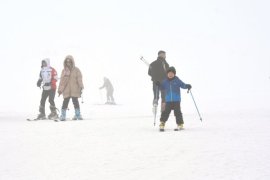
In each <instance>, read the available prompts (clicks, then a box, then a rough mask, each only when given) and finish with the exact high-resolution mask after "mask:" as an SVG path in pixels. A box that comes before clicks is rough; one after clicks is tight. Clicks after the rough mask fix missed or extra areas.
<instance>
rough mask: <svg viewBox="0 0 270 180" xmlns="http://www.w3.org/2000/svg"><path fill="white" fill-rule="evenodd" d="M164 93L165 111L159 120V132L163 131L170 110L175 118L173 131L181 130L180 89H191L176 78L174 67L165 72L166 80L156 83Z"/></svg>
mask: <svg viewBox="0 0 270 180" xmlns="http://www.w3.org/2000/svg"><path fill="white" fill-rule="evenodd" d="M156 84H157V85H158V86H160V88H161V89H162V90H164V92H165V101H166V106H165V110H164V111H163V112H162V114H161V118H160V126H159V127H160V131H164V127H165V123H166V121H167V120H168V118H169V115H170V113H171V110H174V115H175V118H176V124H177V128H176V129H175V130H181V129H183V128H184V127H183V125H184V121H183V116H182V112H181V106H180V103H181V92H180V88H183V89H188V90H190V89H191V85H190V84H185V83H184V82H183V81H182V80H180V79H179V78H178V77H177V76H176V70H175V68H174V67H170V68H169V69H168V70H167V78H166V79H165V80H164V81H163V82H162V83H160V82H157V83H156Z"/></svg>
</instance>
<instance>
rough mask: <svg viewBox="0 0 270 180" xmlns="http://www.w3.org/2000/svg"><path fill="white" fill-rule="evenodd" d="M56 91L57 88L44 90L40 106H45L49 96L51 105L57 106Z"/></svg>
mask: <svg viewBox="0 0 270 180" xmlns="http://www.w3.org/2000/svg"><path fill="white" fill-rule="evenodd" d="M55 91H56V90H54V89H50V90H43V91H42V95H41V100H40V107H42V108H45V103H46V100H47V98H48V97H49V103H50V105H51V106H52V107H55V103H54V97H55Z"/></svg>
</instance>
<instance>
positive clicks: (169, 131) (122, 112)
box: [0, 104, 270, 180]
mask: <svg viewBox="0 0 270 180" xmlns="http://www.w3.org/2000/svg"><path fill="white" fill-rule="evenodd" d="M88 108H89V109H88V110H86V109H84V113H83V114H84V117H85V118H87V119H86V120H84V121H67V122H53V121H49V120H44V121H36V122H28V121H26V120H25V119H26V118H27V117H25V116H26V115H25V114H13V115H12V117H10V116H9V117H7V116H6V117H5V115H3V114H2V116H1V117H0V145H1V148H0V159H1V162H0V179H3V180H14V179H16V180H17V179H18V180H37V179H38V180H43V179H44V180H45V179H46V180H47V179H50V180H54V179H55V180H59V179H65V180H67V179H71V180H73V179H76V180H77V179H80V180H84V179H85V180H88V179H98V180H100V179H101V180H102V179H117V180H120V179H123V180H133V179H134V180H137V179H140V180H142V179H145V180H149V179H155V180H159V179H160V180H161V179H167V180H175V179H185V180H188V179H192V180H193V179H195V180H196V179H198V180H201V179H207V180H209V179H219V180H223V179H226V180H233V179H235V180H239V179H246V180H247V179H250V180H254V179H258V180H268V179H269V177H270V170H269V169H270V131H269V125H270V122H269V117H270V112H269V111H266V110H257V111H251V110H242V111H228V112H226V113H207V114H203V122H202V123H201V122H200V121H199V118H198V116H197V114H196V112H195V111H194V113H185V114H184V120H185V130H184V131H180V132H175V131H173V128H174V127H175V121H174V117H173V116H171V117H170V119H169V121H168V123H167V124H166V131H165V132H164V133H163V132H159V131H158V126H156V127H154V126H153V118H152V116H151V112H150V113H149V109H146V108H141V109H138V108H137V109H135V108H133V107H132V106H130V105H124V104H123V105H119V106H104V105H100V106H99V105H91V106H89V107H88ZM69 115H70V116H71V115H72V111H71V113H70V114H69Z"/></svg>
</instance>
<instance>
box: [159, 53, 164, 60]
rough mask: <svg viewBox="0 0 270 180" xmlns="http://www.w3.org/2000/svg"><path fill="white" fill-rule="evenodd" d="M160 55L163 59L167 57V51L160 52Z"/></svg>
mask: <svg viewBox="0 0 270 180" xmlns="http://www.w3.org/2000/svg"><path fill="white" fill-rule="evenodd" d="M158 57H160V58H162V59H166V53H160V54H159V55H158Z"/></svg>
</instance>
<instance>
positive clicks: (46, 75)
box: [38, 58, 58, 90]
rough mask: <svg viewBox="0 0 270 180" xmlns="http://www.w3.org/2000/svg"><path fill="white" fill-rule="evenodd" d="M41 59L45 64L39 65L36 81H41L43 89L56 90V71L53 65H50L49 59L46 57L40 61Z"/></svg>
mask: <svg viewBox="0 0 270 180" xmlns="http://www.w3.org/2000/svg"><path fill="white" fill-rule="evenodd" d="M43 61H45V62H46V63H47V66H46V67H41V70H40V73H39V79H38V81H40V82H42V83H43V89H44V90H50V89H53V90H56V82H57V79H58V77H57V72H56V70H55V69H54V68H53V67H51V65H50V59H48V58H47V59H44V60H42V62H43Z"/></svg>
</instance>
